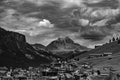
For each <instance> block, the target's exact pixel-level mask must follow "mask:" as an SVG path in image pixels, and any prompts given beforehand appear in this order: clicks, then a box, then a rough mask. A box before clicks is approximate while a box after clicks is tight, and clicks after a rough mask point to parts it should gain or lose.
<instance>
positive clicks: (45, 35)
mask: <svg viewBox="0 0 120 80" xmlns="http://www.w3.org/2000/svg"><path fill="white" fill-rule="evenodd" d="M0 26H1V27H2V28H4V29H7V30H11V31H15V32H19V33H21V34H24V35H25V36H26V39H27V41H28V42H29V43H31V44H32V43H41V44H43V45H47V44H49V43H50V42H51V41H53V40H55V39H57V38H58V37H65V36H69V37H70V38H72V39H73V40H74V41H75V42H78V43H79V44H81V45H84V46H87V47H94V45H97V44H102V43H105V42H108V40H109V39H110V38H111V37H112V36H119V33H120V0H0Z"/></svg>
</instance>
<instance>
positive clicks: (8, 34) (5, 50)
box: [0, 28, 52, 67]
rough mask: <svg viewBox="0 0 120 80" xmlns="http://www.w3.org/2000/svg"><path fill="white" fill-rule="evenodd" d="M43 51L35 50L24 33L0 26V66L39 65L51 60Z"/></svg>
mask: <svg viewBox="0 0 120 80" xmlns="http://www.w3.org/2000/svg"><path fill="white" fill-rule="evenodd" d="M45 53H46V54H48V52H45V51H42V50H39V52H38V51H37V50H35V49H34V48H33V47H32V46H31V45H30V44H28V43H27V42H26V39H25V36H24V35H22V34H19V33H16V32H12V31H6V30H4V29H3V28H0V66H14V67H26V66H39V65H40V64H45V63H49V62H51V61H52V60H51V58H50V57H49V56H46V55H43V54H45Z"/></svg>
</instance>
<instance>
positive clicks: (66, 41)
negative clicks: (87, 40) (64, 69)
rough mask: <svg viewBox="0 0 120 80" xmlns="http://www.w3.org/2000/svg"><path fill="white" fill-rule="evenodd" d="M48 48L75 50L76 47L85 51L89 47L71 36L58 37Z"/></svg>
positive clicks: (51, 49) (50, 49) (53, 49)
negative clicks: (76, 41)
mask: <svg viewBox="0 0 120 80" xmlns="http://www.w3.org/2000/svg"><path fill="white" fill-rule="evenodd" d="M46 48H47V50H49V51H74V50H76V49H77V50H80V51H84V50H87V49H88V48H87V47H85V46H82V45H80V44H78V43H75V42H74V41H73V40H72V39H71V38H69V37H62V38H58V39H57V40H54V41H52V42H51V43H50V44H49V45H48V46H47V47H46Z"/></svg>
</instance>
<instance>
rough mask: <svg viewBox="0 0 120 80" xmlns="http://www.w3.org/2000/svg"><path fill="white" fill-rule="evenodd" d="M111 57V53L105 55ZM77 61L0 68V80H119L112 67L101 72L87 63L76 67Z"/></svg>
mask: <svg viewBox="0 0 120 80" xmlns="http://www.w3.org/2000/svg"><path fill="white" fill-rule="evenodd" d="M104 55H105V56H112V53H105V54H104ZM91 56H92V58H97V57H101V56H100V55H96V54H95V55H93V54H91V55H90V57H91ZM77 60H78V59H72V60H69V61H62V60H60V59H58V60H56V61H54V62H52V63H51V64H50V65H48V64H45V65H41V66H40V67H37V68H34V67H29V68H28V69H23V68H14V69H13V68H7V67H0V80H114V79H115V80H119V79H120V74H119V73H114V69H113V68H112V67H103V71H101V70H99V69H96V68H93V66H92V65H91V64H89V63H82V64H80V65H78V64H77V63H76V62H77Z"/></svg>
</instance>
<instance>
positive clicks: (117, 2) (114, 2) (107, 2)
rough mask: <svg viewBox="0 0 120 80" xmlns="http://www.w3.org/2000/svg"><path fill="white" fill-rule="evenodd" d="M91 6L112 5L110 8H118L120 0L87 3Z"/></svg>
mask: <svg viewBox="0 0 120 80" xmlns="http://www.w3.org/2000/svg"><path fill="white" fill-rule="evenodd" d="M85 4H86V5H87V6H89V7H110V8H113V9H115V8H118V6H119V1H118V0H103V1H102V2H100V3H92V4H89V3H85Z"/></svg>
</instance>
